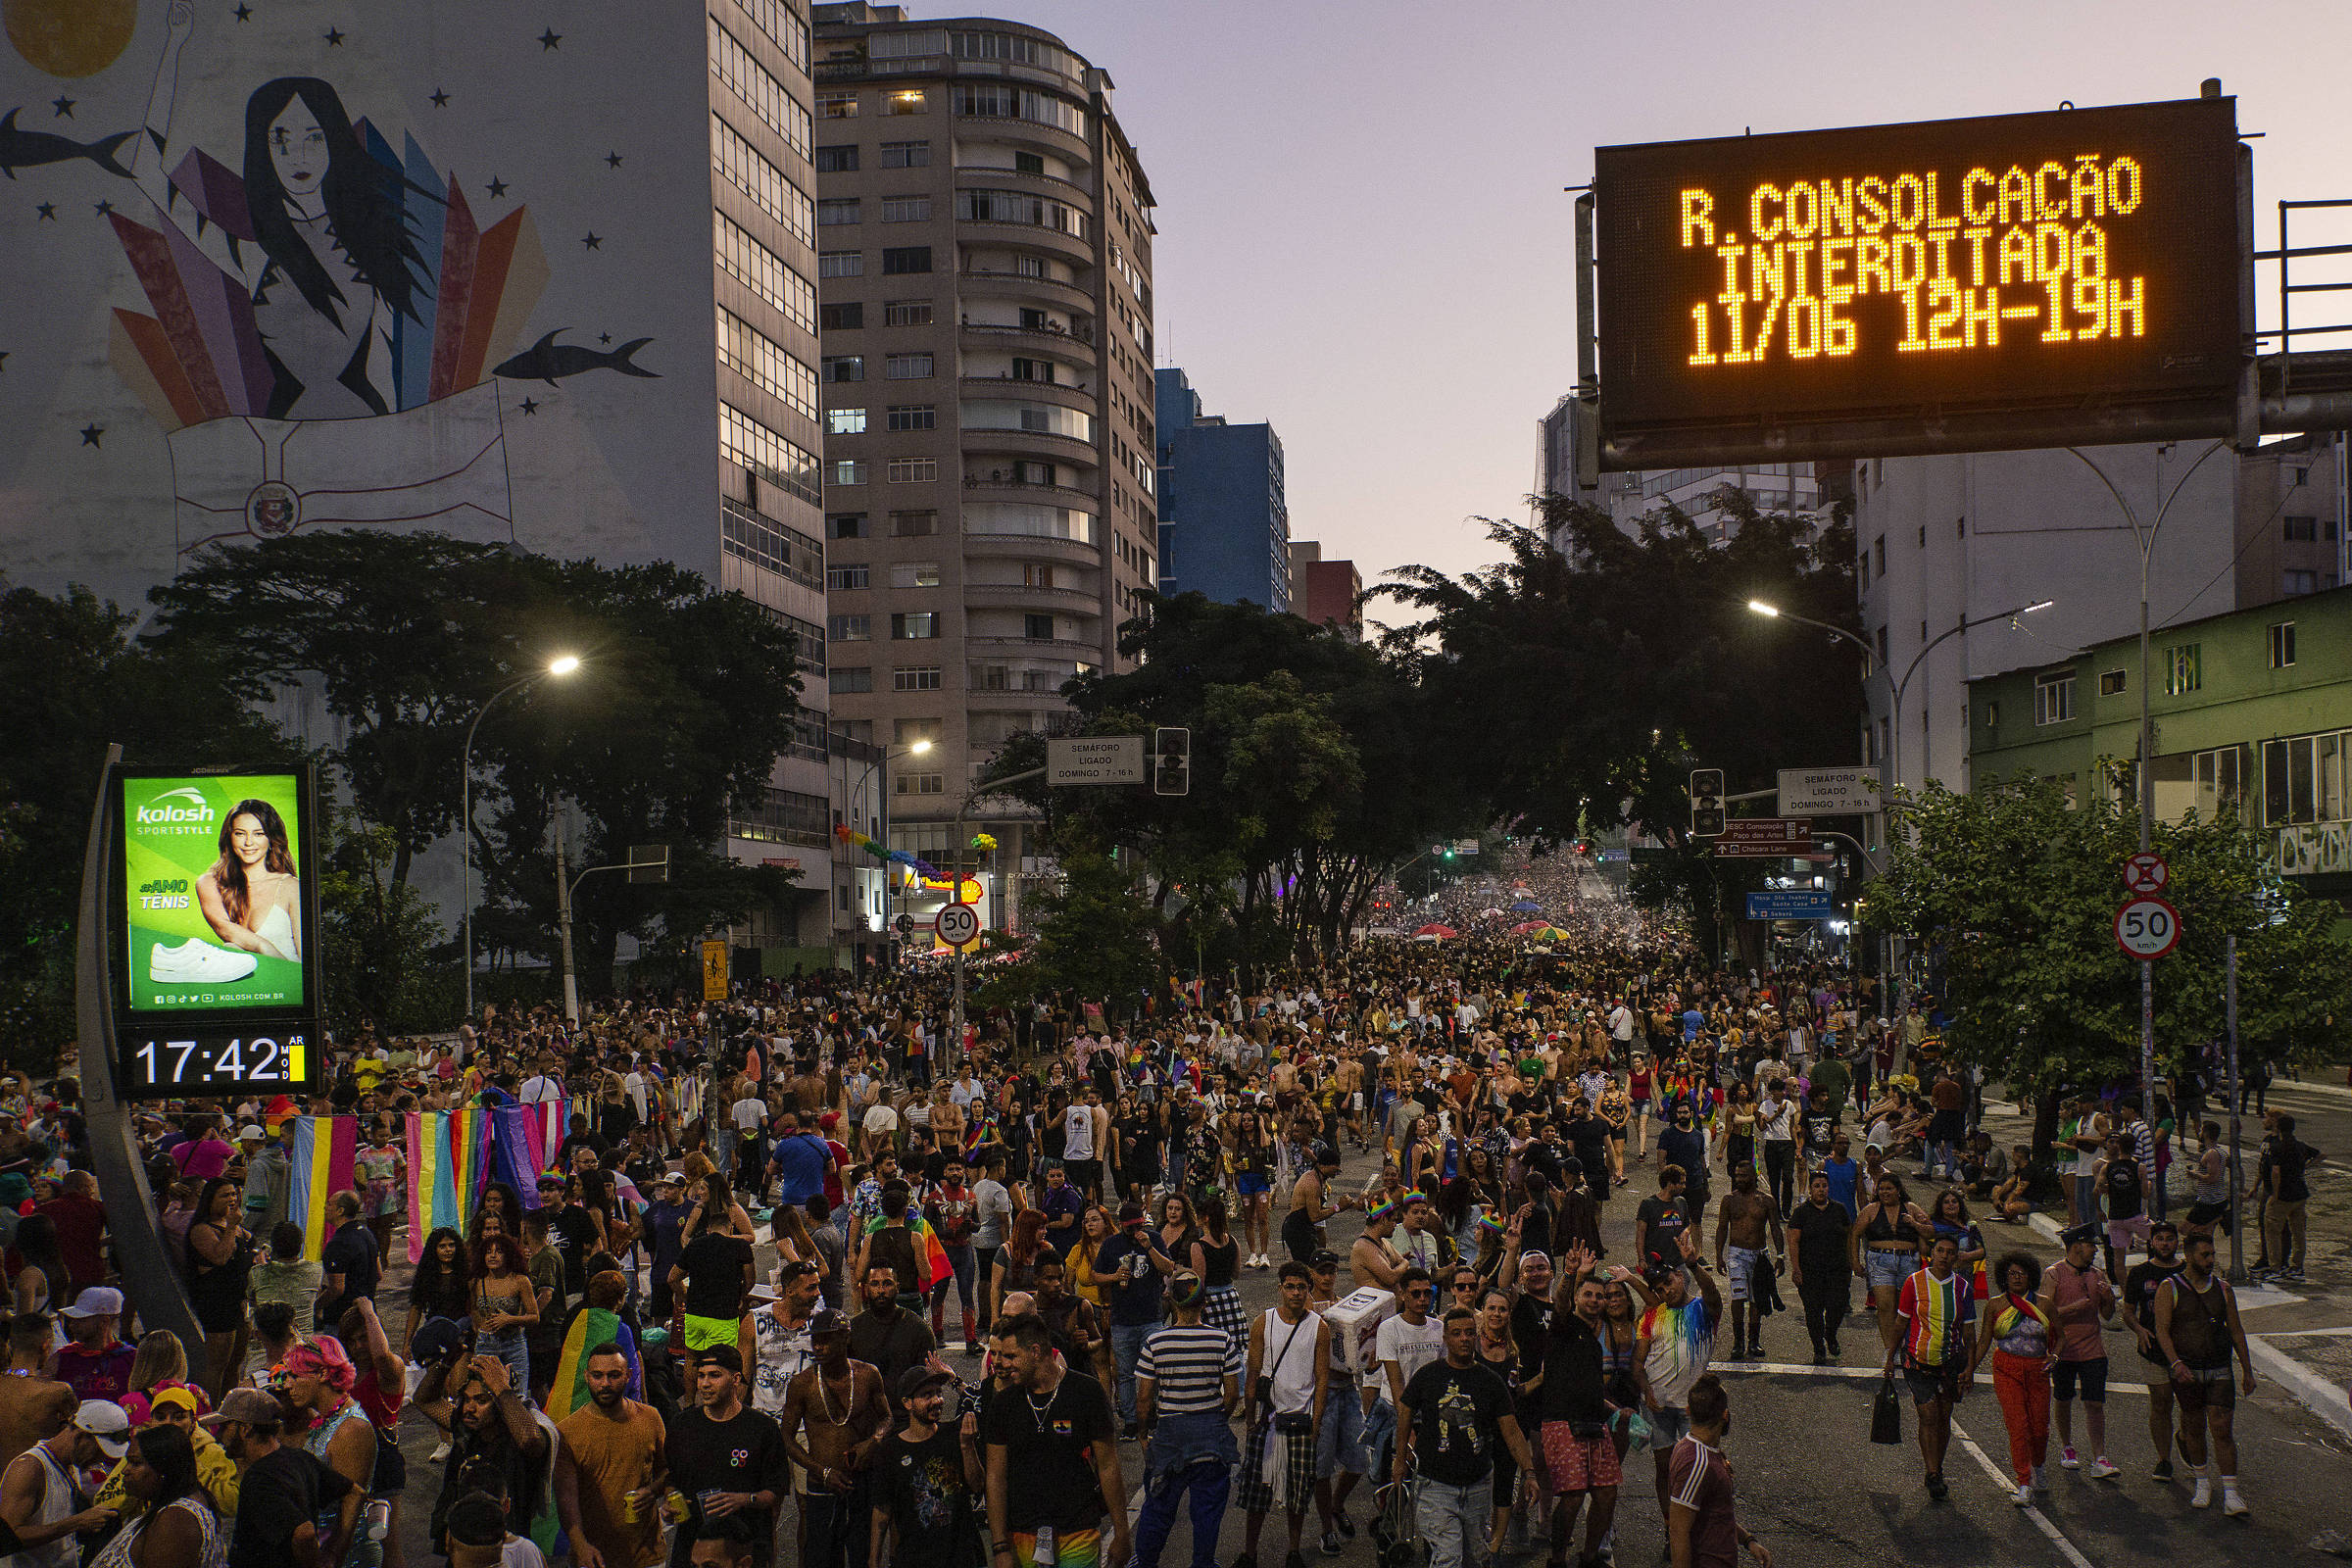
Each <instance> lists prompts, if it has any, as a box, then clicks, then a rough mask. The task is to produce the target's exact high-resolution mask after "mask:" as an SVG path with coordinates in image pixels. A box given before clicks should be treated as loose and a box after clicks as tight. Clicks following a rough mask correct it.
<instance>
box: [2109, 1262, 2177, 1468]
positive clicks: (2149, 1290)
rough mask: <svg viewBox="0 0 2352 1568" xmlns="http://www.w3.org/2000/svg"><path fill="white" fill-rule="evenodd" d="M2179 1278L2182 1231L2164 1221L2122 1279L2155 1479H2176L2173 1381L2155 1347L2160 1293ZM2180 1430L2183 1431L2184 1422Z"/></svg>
mask: <svg viewBox="0 0 2352 1568" xmlns="http://www.w3.org/2000/svg"><path fill="white" fill-rule="evenodd" d="M2179 1272H2180V1227H2179V1226H2178V1225H2175V1224H2174V1223H2173V1222H2172V1221H2171V1220H2169V1219H2160V1220H2158V1221H2156V1222H2155V1224H2153V1225H2151V1226H2150V1227H2149V1228H2148V1255H2147V1256H2146V1257H2144V1258H2142V1259H2141V1260H2140V1261H2139V1262H2136V1263H2134V1264H2132V1265H2131V1271H2130V1272H2129V1273H2127V1274H2125V1275H2124V1310H2125V1311H2126V1312H2127V1313H2129V1314H2130V1315H2129V1316H2127V1317H2126V1318H2125V1320H2124V1321H2125V1322H2126V1323H2127V1324H2129V1325H2130V1326H2131V1337H2132V1338H2133V1339H2134V1340H2136V1341H2138V1342H2139V1372H2140V1379H2139V1380H2140V1382H2142V1383H2144V1384H2146V1385H2147V1389H2148V1441H2149V1443H2150V1444H2151V1445H2152V1446H2154V1447H2155V1450H2156V1479H2157V1480H2159V1481H2170V1480H2172V1479H2173V1427H2174V1421H2173V1375H2172V1371H2171V1367H2170V1364H2169V1358H2168V1357H2167V1356H2166V1355H2165V1353H2164V1348H2163V1347H2162V1346H2160V1345H2158V1344H2157V1343H2156V1292H2157V1290H2158V1289H2159V1288H2160V1287H2161V1286H2162V1285H2163V1284H2164V1282H2165V1281H2166V1280H2169V1279H2171V1278H2172V1277H2173V1276H2174V1275H2175V1274H2178V1273H2179ZM2181 1425H2183V1426H2185V1425H2186V1422H2185V1421H2183V1422H2182V1423H2181Z"/></svg>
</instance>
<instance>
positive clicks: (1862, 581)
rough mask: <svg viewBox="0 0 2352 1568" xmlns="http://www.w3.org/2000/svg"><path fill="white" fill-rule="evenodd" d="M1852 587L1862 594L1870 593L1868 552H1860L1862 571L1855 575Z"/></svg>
mask: <svg viewBox="0 0 2352 1568" xmlns="http://www.w3.org/2000/svg"><path fill="white" fill-rule="evenodd" d="M1854 586H1855V588H1857V589H1858V590H1860V591H1861V592H1863V593H1868V592H1870V552H1869V551H1868V550H1865V551H1863V552H1862V569H1861V570H1860V571H1858V572H1857V573H1855V576H1854Z"/></svg>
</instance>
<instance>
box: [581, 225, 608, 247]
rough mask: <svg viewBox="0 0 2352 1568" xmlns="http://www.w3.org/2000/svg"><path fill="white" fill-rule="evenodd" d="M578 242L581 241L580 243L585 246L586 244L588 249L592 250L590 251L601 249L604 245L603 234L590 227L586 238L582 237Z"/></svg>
mask: <svg viewBox="0 0 2352 1568" xmlns="http://www.w3.org/2000/svg"><path fill="white" fill-rule="evenodd" d="M580 243H581V244H583V245H585V246H587V247H588V248H589V249H590V250H592V251H593V250H601V249H603V247H604V243H605V236H604V235H602V234H599V233H598V232H596V231H595V230H594V229H590V230H589V231H588V237H587V238H586V239H583V240H581V241H580Z"/></svg>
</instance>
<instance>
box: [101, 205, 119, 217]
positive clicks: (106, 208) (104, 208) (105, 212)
mask: <svg viewBox="0 0 2352 1568" xmlns="http://www.w3.org/2000/svg"><path fill="white" fill-rule="evenodd" d="M114 210H115V204H114V203H113V202H100V203H99V204H98V216H99V217H100V218H104V217H106V216H107V215H108V214H110V213H112V212H113V211H114Z"/></svg>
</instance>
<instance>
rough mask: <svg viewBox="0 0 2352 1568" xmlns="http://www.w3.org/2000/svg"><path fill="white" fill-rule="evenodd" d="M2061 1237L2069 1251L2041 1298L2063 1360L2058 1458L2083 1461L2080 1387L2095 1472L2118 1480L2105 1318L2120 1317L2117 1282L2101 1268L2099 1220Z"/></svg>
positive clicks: (2057, 1391)
mask: <svg viewBox="0 0 2352 1568" xmlns="http://www.w3.org/2000/svg"><path fill="white" fill-rule="evenodd" d="M2058 1240H2059V1241H2060V1242H2062V1243H2064V1244H2065V1246H2066V1256H2064V1257H2062V1258H2060V1259H2059V1260H2058V1261H2057V1262H2055V1263H2052V1264H2051V1265H2050V1266H2049V1267H2048V1268H2046V1269H2043V1270H2042V1271H2041V1290H2040V1291H2039V1292H2038V1293H2037V1294H2036V1297H2035V1299H2036V1300H2037V1301H2038V1302H2039V1303H2040V1306H2041V1309H2042V1311H2043V1312H2044V1313H2045V1314H2047V1315H2048V1317H2049V1320H2050V1323H2051V1325H2052V1327H2053V1328H2055V1329H2056V1331H2057V1339H2058V1345H2057V1352H2058V1359H2057V1363H2056V1364H2055V1365H2054V1366H2052V1367H2051V1368H2050V1397H2051V1400H2052V1401H2053V1403H2054V1405H2055V1408H2056V1411H2057V1416H2058V1421H2057V1426H2058V1442H2059V1445H2060V1446H2059V1450H2058V1463H2059V1466H2060V1467H2061V1468H2062V1469H2067V1470H2074V1469H2079V1468H2081V1466H2082V1460H2081V1459H2080V1458H2079V1457H2078V1456H2077V1455H2076V1453H2075V1390H2076V1388H2077V1386H2078V1385H2079V1386H2080V1387H2081V1388H2082V1405H2083V1421H2084V1423H2085V1425H2086V1426H2087V1427H2088V1429H2089V1436H2090V1452H2091V1460H2090V1475H2091V1478H2092V1479H2093V1480H2097V1481H2107V1480H2112V1479H2113V1478H2115V1477H2116V1476H2119V1475H2121V1474H2122V1473H2123V1472H2122V1470H2121V1468H2120V1467H2118V1466H2116V1465H2113V1464H2110V1463H2109V1462H2108V1460H2107V1346H2106V1342H2105V1341H2104V1340H2103V1339H2101V1338H2100V1331H2099V1324H2100V1321H2101V1320H2102V1319H2112V1318H2113V1317H2114V1316H2115V1307H2116V1295H2115V1287H2114V1286H2113V1285H2112V1284H2110V1283H2109V1281H2108V1279H2107V1276H2106V1275H2105V1274H2103V1273H2101V1272H2100V1271H2099V1266H2098V1263H2097V1258H2098V1255H2099V1223H2098V1221H2097V1220H2095V1219H2089V1220H2084V1221H2083V1222H2082V1224H2080V1225H2077V1226H2075V1227H2074V1228H2073V1229H2071V1230H2066V1231H2061V1232H2060V1233H2059V1235H2058Z"/></svg>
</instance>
